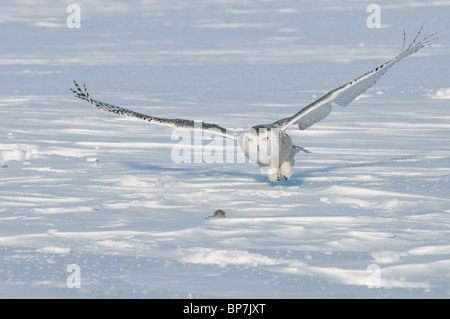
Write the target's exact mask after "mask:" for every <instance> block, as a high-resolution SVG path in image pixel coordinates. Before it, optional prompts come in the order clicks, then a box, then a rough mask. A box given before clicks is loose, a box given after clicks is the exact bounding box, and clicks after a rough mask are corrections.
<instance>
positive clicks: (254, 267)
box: [0, 0, 450, 298]
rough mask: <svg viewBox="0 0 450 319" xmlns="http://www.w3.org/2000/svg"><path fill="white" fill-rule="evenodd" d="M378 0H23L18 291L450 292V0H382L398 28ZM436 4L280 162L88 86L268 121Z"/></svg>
mask: <svg viewBox="0 0 450 319" xmlns="http://www.w3.org/2000/svg"><path fill="white" fill-rule="evenodd" d="M71 3H76V4H78V5H79V6H80V8H81V28H79V29H78V28H74V29H71V28H68V27H67V25H66V18H67V17H68V16H69V15H70V13H67V12H66V8H67V6H68V5H69V4H71ZM370 3H371V2H367V1H350V0H349V1H339V4H335V2H331V1H287V0H286V1H242V0H239V1H210V0H208V1H206V0H203V1H202V0H197V1H182V2H181V1H162V0H161V1H144V0H143V1H127V2H125V1H112V0H111V1H93V0H91V1H88V0H82V1H77V2H75V1H72V2H71V1H50V0H47V1H45V0H40V1H32V0H23V1H7V2H6V1H5V2H4V3H2V8H1V10H0V39H1V50H0V73H1V78H2V82H1V84H2V85H1V86H0V297H1V298H17V297H26V298H38V297H40V298H42V297H44V298H47V297H48V298H52V297H58V298H91V297H95V298H104V297H106V298H107V297H114V298H116V297H120V298H122V297H123V298H128V297H135V298H141V297H144V298H334V297H339V298H373V297H381V298H383V297H386V298H403V297H412V298H448V297H449V296H450V192H449V190H450V180H449V178H450V101H449V99H450V93H449V92H450V78H449V71H448V70H449V68H450V55H449V54H450V47H449V44H450V41H449V37H450V31H449V30H450V22H449V19H448V15H449V13H450V2H448V1H434V2H433V1H419V2H418V1H409V0H402V1H395V4H394V3H393V2H392V1H378V2H377V4H378V5H379V6H380V9H381V28H368V27H367V25H366V19H367V17H368V16H369V15H370V12H369V13H368V12H367V11H366V8H367V6H368V5H369V4H370ZM422 22H426V24H425V26H424V31H423V33H424V35H427V34H430V33H432V32H438V33H439V40H437V41H435V42H433V43H432V44H431V45H430V46H429V47H427V48H424V49H423V50H421V51H420V52H419V53H418V54H415V55H414V56H411V57H408V58H407V59H405V60H404V61H402V62H400V63H399V64H398V65H396V66H394V67H393V68H392V69H391V70H389V71H388V72H387V73H386V75H384V77H383V78H382V79H381V80H380V82H379V83H378V84H377V85H376V86H375V87H374V88H373V89H370V90H369V91H367V92H366V93H365V94H364V95H363V96H361V97H360V98H359V99H358V100H357V101H355V102H354V103H352V104H351V105H350V106H348V107H346V108H340V107H336V108H335V110H334V112H333V113H332V114H331V115H330V116H329V117H328V118H326V119H325V120H323V121H322V122H320V123H318V124H316V125H314V126H313V127H311V128H310V129H308V130H306V131H298V130H295V128H292V129H289V134H290V135H291V136H292V138H293V140H294V143H295V144H297V145H301V146H304V147H306V148H307V149H309V150H311V151H312V153H311V154H303V153H301V154H298V155H297V158H296V166H295V168H294V175H293V178H292V180H289V181H282V182H279V183H272V182H270V181H269V180H268V179H267V177H266V176H264V175H261V174H260V171H259V168H258V167H257V166H256V165H254V164H251V163H248V162H246V163H241V162H238V161H237V160H236V161H231V163H208V161H206V160H203V163H175V162H174V160H173V158H172V156H171V154H172V151H173V149H174V146H176V145H179V140H178V139H177V136H172V130H171V129H169V128H166V127H158V126H154V125H150V124H148V123H145V122H139V121H133V120H130V119H125V118H120V117H117V116H114V115H112V114H107V113H105V112H101V111H99V110H97V109H95V108H94V107H92V105H90V104H88V103H86V102H83V101H80V100H78V99H76V98H75V97H74V96H73V94H72V93H71V92H70V91H69V88H70V87H73V82H72V80H77V81H79V83H86V86H87V87H88V89H89V90H90V93H91V95H92V96H93V97H94V98H96V99H98V100H103V101H105V102H110V103H114V104H117V105H121V106H124V107H127V108H130V109H133V110H136V111H139V112H142V113H147V114H151V115H157V116H161V117H179V118H187V119H193V120H201V121H205V122H211V123H217V124H219V125H222V126H225V127H228V128H247V127H250V126H252V125H256V124H263V123H271V122H273V121H275V120H277V119H280V118H283V117H286V116H289V115H292V114H294V113H295V112H297V111H298V110H299V109H300V108H301V107H303V106H305V105H307V104H309V103H310V102H312V101H313V100H315V99H316V98H318V97H320V96H321V95H322V94H324V93H326V92H327V91H329V90H331V89H334V88H336V87H338V86H340V85H341V84H344V83H346V82H347V81H350V80H351V79H353V78H354V77H356V76H359V75H361V74H363V73H365V72H366V71H369V70H371V69H372V68H374V67H376V66H378V65H379V64H381V63H382V62H384V61H386V60H388V59H390V58H392V57H394V56H395V55H396V54H397V53H398V52H399V50H400V48H401V44H402V39H403V31H402V30H403V29H405V30H406V33H407V40H409V41H411V40H412V37H413V36H414V35H415V34H416V32H417V30H418V29H419V28H420V25H421V24H422ZM203 143H204V148H203V149H202V148H200V147H196V149H195V151H196V152H203V155H204V156H206V155H207V154H208V152H211V145H214V146H217V145H218V144H217V143H219V144H220V143H223V145H224V149H228V150H229V148H231V149H233V145H226V144H225V142H222V139H210V140H208V138H205V140H204V141H203ZM216 149H217V147H216ZM217 209H222V210H224V211H225V212H226V214H227V217H226V218H209V219H204V218H205V217H207V216H210V215H212V213H213V212H214V211H215V210H217ZM71 265H76V266H75V268H73V267H72V266H71ZM77 267H78V268H77ZM78 275H79V277H77V276H78ZM77 278H80V283H81V286H80V288H77V287H75V288H69V287H71V286H73V285H75V284H76V283H78V281H76V280H75V279H77ZM373 286H377V287H374V288H371V287H373Z"/></svg>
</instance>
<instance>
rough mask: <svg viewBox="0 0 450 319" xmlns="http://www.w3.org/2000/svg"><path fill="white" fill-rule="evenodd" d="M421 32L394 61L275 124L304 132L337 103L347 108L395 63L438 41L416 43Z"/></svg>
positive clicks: (429, 38)
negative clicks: (294, 126)
mask: <svg viewBox="0 0 450 319" xmlns="http://www.w3.org/2000/svg"><path fill="white" fill-rule="evenodd" d="M422 27H423V26H422ZM421 31H422V28H420V30H419V32H418V33H417V35H416V37H415V38H414V40H413V41H412V42H411V44H410V45H409V46H408V47H407V48H406V49H404V47H405V39H404V40H403V47H402V51H401V52H400V54H399V55H397V56H396V57H395V58H393V59H392V60H390V61H388V62H386V63H384V64H382V65H380V66H379V67H377V68H375V69H374V70H372V71H369V72H367V73H366V74H364V75H362V76H360V77H358V78H356V79H354V80H353V81H350V82H348V83H346V84H344V85H342V86H340V87H338V88H337V89H334V90H332V91H330V92H328V93H327V94H325V95H324V96H322V97H321V98H319V99H318V100H316V101H314V102H313V103H311V104H309V105H308V106H306V107H304V108H303V109H302V110H300V111H299V112H298V113H296V114H294V115H293V116H291V117H288V118H284V119H281V120H279V121H277V122H275V123H276V124H278V125H279V126H280V128H281V129H282V130H285V129H287V128H288V127H289V126H290V125H292V124H297V125H298V127H299V129H300V130H304V129H307V128H308V127H310V126H311V125H313V124H314V123H317V122H319V121H320V120H322V119H324V118H325V117H326V116H328V114H330V112H331V110H332V103H336V104H338V105H340V106H347V105H348V104H350V103H351V102H352V101H353V100H354V99H355V98H356V97H358V96H359V95H361V94H362V93H363V92H365V91H366V90H367V89H368V88H370V87H372V86H373V85H374V84H375V83H377V81H378V80H379V79H380V78H381V77H382V76H383V74H384V73H386V71H387V70H388V69H389V68H390V67H392V66H393V65H394V64H395V63H397V62H399V61H400V60H402V59H403V58H405V57H407V56H409V55H411V54H413V53H415V52H417V51H418V50H420V49H421V48H423V47H424V46H426V45H427V44H428V43H429V42H430V41H432V40H435V39H437V38H435V37H434V35H435V33H434V34H431V35H429V36H427V37H425V38H424V39H422V40H421V41H418V42H416V40H417V38H418V36H419V35H420V32H421Z"/></svg>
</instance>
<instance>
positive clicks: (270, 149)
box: [70, 26, 436, 181]
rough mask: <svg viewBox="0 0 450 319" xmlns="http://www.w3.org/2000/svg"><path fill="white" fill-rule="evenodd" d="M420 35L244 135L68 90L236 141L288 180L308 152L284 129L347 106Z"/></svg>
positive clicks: (274, 177) (415, 46) (120, 111)
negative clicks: (358, 73)
mask: <svg viewBox="0 0 450 319" xmlns="http://www.w3.org/2000/svg"><path fill="white" fill-rule="evenodd" d="M422 27H423V26H422ZM421 31H422V28H420V30H419V32H418V33H417V35H416V36H415V38H414V40H413V41H412V42H411V44H410V45H409V46H408V47H406V48H405V35H404V37H403V46H402V49H401V52H400V53H399V54H398V55H397V56H396V57H395V58H393V59H392V60H389V61H387V62H386V63H384V64H382V65H380V66H379V67H377V68H375V69H374V70H372V71H369V72H367V73H366V74H364V75H362V76H360V77H358V78H356V79H354V80H353V81H350V82H348V83H346V84H344V85H342V86H340V87H338V88H337V89H334V90H332V91H330V92H328V93H327V94H325V95H324V96H322V97H321V98H319V99H318V100H316V101H314V102H312V103H311V104H309V105H307V106H306V107H304V108H303V109H301V110H300V111H299V112H297V113H296V114H294V115H292V116H290V117H286V118H283V119H280V120H278V121H276V122H273V123H271V124H263V125H256V126H253V127H251V128H249V129H247V130H244V131H234V130H228V129H225V128H223V127H221V126H219V125H216V124H209V123H202V125H198V124H197V123H195V122H194V121H191V120H183V119H166V118H160V117H155V116H150V115H145V114H141V113H137V112H134V111H131V110H127V109H125V108H122V107H120V106H115V105H111V104H108V103H104V102H100V101H97V100H94V99H92V98H91V97H90V95H89V93H88V92H87V90H86V86H83V89H81V88H80V86H79V85H78V84H77V82H75V81H74V83H75V88H76V90H73V89H70V90H71V91H72V92H73V93H75V95H76V97H78V98H80V99H83V100H86V101H88V102H90V103H92V104H93V105H94V106H96V107H97V108H99V109H101V110H104V111H108V112H112V113H114V114H117V115H121V116H124V117H133V118H138V119H142V120H145V121H147V122H150V123H154V124H158V125H165V126H169V127H172V128H187V129H190V130H201V131H203V132H208V133H212V134H217V135H221V136H224V137H226V138H231V139H234V140H237V141H238V143H239V145H240V147H241V149H242V151H243V152H244V154H245V156H247V157H248V158H249V159H250V160H251V161H253V162H254V163H256V164H258V165H259V166H260V167H261V169H262V170H263V171H264V172H265V173H266V174H267V175H268V177H269V179H270V180H271V181H279V180H280V171H281V175H282V176H283V177H284V178H285V179H289V178H290V177H291V176H292V166H293V165H294V157H295V154H296V153H298V152H300V151H302V152H305V153H309V151H307V150H306V149H304V148H303V147H300V146H296V145H294V144H292V140H291V137H290V136H289V135H288V134H287V133H286V130H287V128H288V127H289V126H291V125H293V124H296V125H298V128H299V129H300V130H305V129H307V128H308V127H310V126H311V125H313V124H314V123H317V122H319V121H320V120H322V119H323V118H325V117H326V116H327V115H328V114H330V112H331V109H332V103H336V104H338V105H340V106H346V105H348V104H349V103H350V102H352V101H353V100H354V99H355V98H356V97H357V96H359V95H360V94H361V93H363V92H364V91H366V90H367V89H368V88H370V87H372V86H373V85H374V84H375V83H376V82H377V81H378V80H379V79H380V78H381V76H382V75H383V74H384V73H385V72H386V71H387V70H388V69H389V68H390V67H391V66H393V65H394V64H395V63H397V62H399V61H400V60H402V59H403V58H405V57H407V56H409V55H411V54H413V53H415V52H417V51H418V50H420V49H421V48H423V47H424V46H426V45H427V44H428V43H429V42H430V41H432V40H435V39H436V38H433V36H434V35H435V34H431V35H429V36H427V37H425V38H423V39H422V40H420V41H417V40H418V37H419V35H420V32H421Z"/></svg>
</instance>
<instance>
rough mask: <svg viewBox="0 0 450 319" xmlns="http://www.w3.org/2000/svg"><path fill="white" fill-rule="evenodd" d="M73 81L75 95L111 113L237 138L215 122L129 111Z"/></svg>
mask: <svg viewBox="0 0 450 319" xmlns="http://www.w3.org/2000/svg"><path fill="white" fill-rule="evenodd" d="M73 82H74V83H75V88H76V90H74V89H70V90H71V91H72V92H73V93H75V96H76V97H78V98H80V99H82V100H86V101H88V102H89V103H91V104H92V105H94V106H95V107H97V108H98V109H100V110H103V111H107V112H111V113H114V114H117V115H120V116H124V117H132V118H136V119H140V120H144V121H147V122H150V123H154V124H158V125H164V126H169V127H172V128H187V129H190V130H198V131H203V132H208V133H212V134H216V135H221V136H223V137H227V138H231V139H236V138H237V135H236V133H235V132H234V131H231V130H228V129H225V128H223V127H221V126H219V125H216V124H210V123H204V122H196V121H192V120H184V119H166V118H161V117H155V116H150V115H145V114H142V113H138V112H135V111H131V110H128V109H126V108H123V107H120V106H117V105H112V104H109V103H105V102H101V101H97V100H94V99H92V98H91V97H90V95H89V93H88V92H87V89H86V86H85V85H83V89H81V87H80V86H79V85H78V83H77V82H76V81H73Z"/></svg>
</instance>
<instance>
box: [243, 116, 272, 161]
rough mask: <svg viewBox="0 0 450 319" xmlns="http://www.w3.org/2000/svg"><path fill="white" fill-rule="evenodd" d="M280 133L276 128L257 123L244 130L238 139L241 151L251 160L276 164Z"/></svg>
mask: <svg viewBox="0 0 450 319" xmlns="http://www.w3.org/2000/svg"><path fill="white" fill-rule="evenodd" d="M280 134H281V132H280V130H279V129H278V128H275V127H271V126H267V125H258V126H253V127H251V128H249V129H248V130H246V131H244V132H243V133H242V134H241V136H240V137H239V139H238V141H239V145H240V146H241V149H242V151H243V152H244V154H245V155H246V156H247V157H248V158H249V159H250V160H251V161H253V162H255V163H257V164H262V165H270V166H277V165H278V158H279V148H280Z"/></svg>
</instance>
